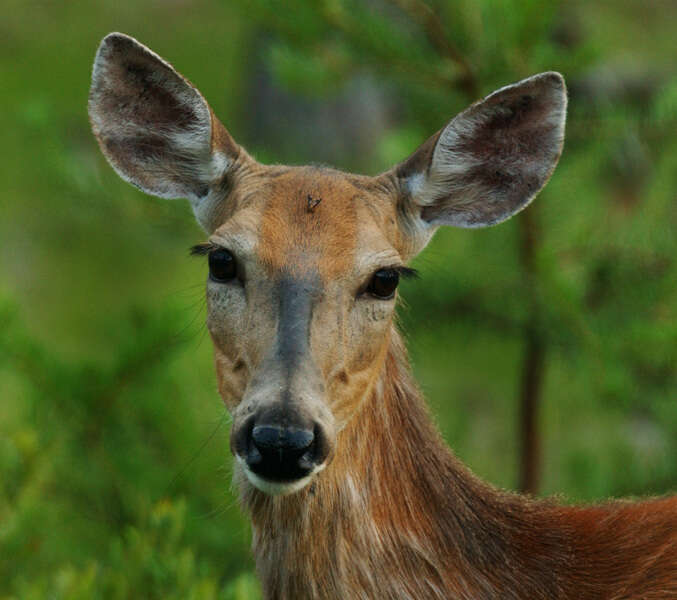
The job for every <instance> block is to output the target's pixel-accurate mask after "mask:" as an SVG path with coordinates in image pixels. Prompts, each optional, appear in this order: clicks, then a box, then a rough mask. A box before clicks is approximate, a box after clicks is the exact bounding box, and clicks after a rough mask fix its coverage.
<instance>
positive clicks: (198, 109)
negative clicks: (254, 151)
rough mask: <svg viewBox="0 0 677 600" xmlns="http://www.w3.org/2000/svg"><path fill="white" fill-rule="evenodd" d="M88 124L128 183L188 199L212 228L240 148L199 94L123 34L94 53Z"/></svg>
mask: <svg viewBox="0 0 677 600" xmlns="http://www.w3.org/2000/svg"><path fill="white" fill-rule="evenodd" d="M88 108H89V118H90V121H91V124H92V130H93V131H94V135H95V136H96V138H97V140H98V142H99V145H100V147H101V150H102V151H103V153H104V155H105V156H106V158H107V159H108V161H109V162H110V164H111V165H112V166H113V168H114V169H115V170H116V171H117V173H118V175H120V176H121V177H122V178H123V179H125V180H126V181H129V182H130V183H132V184H134V185H135V186H137V187H139V188H141V189H142V190H143V191H144V192H147V193H149V194H153V195H155V196H160V197H162V198H188V199H189V200H190V201H191V204H192V206H193V210H194V212H195V216H196V217H197V219H198V222H199V223H200V224H201V225H202V227H203V228H205V229H207V230H209V229H210V228H212V225H211V222H212V220H213V219H212V217H213V213H214V210H215V209H216V208H217V206H216V204H218V201H219V200H220V199H222V197H223V193H220V194H218V195H219V196H220V198H216V197H215V196H216V195H217V193H218V192H219V191H220V190H221V189H222V188H225V187H226V186H225V185H224V180H225V178H226V176H227V174H228V171H229V170H230V169H231V168H232V166H233V165H234V163H235V161H236V159H237V158H238V156H239V155H240V153H241V149H240V148H239V146H238V145H237V144H236V143H235V142H234V140H233V139H232V138H231V136H230V134H229V133H228V132H227V131H226V129H225V128H224V127H223V125H221V123H220V122H219V120H218V119H217V118H216V117H215V116H214V114H213V113H212V111H211V109H210V108H209V105H208V104H207V102H206V100H205V99H204V98H203V97H202V95H201V94H200V92H199V91H198V90H197V89H195V88H194V87H193V86H192V85H191V84H190V83H189V82H188V81H187V80H186V79H184V78H183V77H182V76H181V75H180V74H179V73H177V72H176V71H175V70H174V68H173V67H172V66H171V65H170V64H169V63H167V62H166V61H164V60H163V59H162V58H160V57H159V56H158V55H157V54H155V53H154V52H152V51H151V50H149V49H148V48H146V47H145V46H144V45H142V44H140V43H139V42H138V41H136V40H135V39H134V38H132V37H129V36H127V35H124V34H121V33H111V34H109V35H107V36H106V37H105V38H104V39H103V41H102V42H101V45H100V46H99V49H98V51H97V53H96V58H95V59H94V69H93V72H92V86H91V88H90V92H89V105H88Z"/></svg>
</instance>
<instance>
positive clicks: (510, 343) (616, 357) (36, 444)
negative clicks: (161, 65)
mask: <svg viewBox="0 0 677 600" xmlns="http://www.w3.org/2000/svg"><path fill="white" fill-rule="evenodd" d="M6 4H7V6H6V8H5V10H3V19H2V22H1V23H0V82H1V86H2V94H1V95H0V103H1V107H2V110H0V132H1V134H0V135H2V136H3V144H2V148H3V149H4V151H3V156H2V161H0V186H1V189H0V215H1V218H0V598H46V597H50V598H140V597H144V598H146V597H147V598H156V597H157V598H160V597H161V598H223V599H230V598H237V599H248V598H257V597H258V585H257V583H256V580H255V578H254V576H253V574H252V569H253V566H252V561H251V558H250V554H249V550H248V544H249V530H248V525H247V523H246V521H245V520H244V519H243V517H242V516H241V514H240V512H239V509H238V506H237V502H236V495H235V493H234V492H233V491H232V490H231V489H230V456H229V451H228V443H227V437H228V429H229V420H228V417H227V415H226V414H225V411H224V409H223V407H222V404H221V401H220V400H219V398H218V395H217V393H216V386H215V380H214V375H213V371H212V364H211V348H210V342H209V340H208V338H207V337H206V335H205V331H204V326H203V321H204V302H203V291H202V286H203V280H204V277H205V265H204V264H202V263H201V262H200V261H196V260H195V259H189V258H188V253H187V248H188V247H189V245H191V244H193V243H196V242H198V241H201V240H202V232H201V231H200V230H199V229H198V227H197V225H196V224H194V222H193V219H192V215H191V214H190V211H189V209H188V207H187V206H186V204H184V203H180V202H165V201H160V200H156V199H153V198H150V197H147V196H144V195H143V194H141V193H140V192H138V191H137V190H135V189H133V188H132V187H131V186H128V185H127V184H125V183H124V182H122V181H120V180H119V179H118V178H117V176H116V175H115V174H114V173H113V171H112V170H111V169H110V168H109V167H108V166H107V165H106V163H105V161H104V160H103V158H102V157H101V155H100V153H99V151H98V149H97V148H96V145H95V142H94V140H93V138H92V136H91V133H90V131H89V126H88V123H87V117H86V97H87V90H88V86H89V73H90V69H91V61H92V58H93V55H94V51H95V49H96V46H97V44H98V42H99V40H100V39H101V37H103V35H105V34H106V33H107V32H109V31H112V30H120V31H124V32H127V33H129V34H131V35H134V36H136V37H138V38H139V39H140V40H141V41H143V42H144V43H146V44H147V45H149V46H150V47H152V48H153V49H154V50H155V51H157V52H158V53H159V54H161V55H162V56H164V57H166V58H167V59H168V60H170V61H171V62H172V63H173V64H174V65H175V67H177V68H178V69H179V70H180V71H182V72H183V73H185V74H186V75H187V76H188V77H189V78H190V79H191V80H192V81H193V82H194V83H195V84H196V85H197V86H198V87H199V88H200V89H201V90H202V91H203V93H204V95H205V96H206V97H207V98H208V99H209V101H210V103H211V105H212V107H213V108H214V109H215V111H216V113H217V114H219V116H220V117H221V119H222V121H223V122H224V123H226V125H227V126H228V128H229V129H230V131H231V132H232V133H233V134H234V136H235V137H236V139H238V140H239V141H240V142H241V143H242V144H243V145H245V146H246V147H247V148H248V149H249V150H250V151H251V152H252V153H253V154H254V155H255V156H256V157H257V158H259V159H260V160H264V161H275V162H283V163H284V162H293V163H296V162H332V163H334V164H335V165H336V166H338V167H340V168H345V169H354V170H359V171H362V172H367V173H376V172H378V171H380V170H383V169H385V168H387V167H389V166H390V165H391V164H393V163H395V162H397V161H399V160H401V159H402V158H404V157H405V156H406V155H407V154H409V153H410V152H411V151H412V150H413V149H414V148H415V147H416V146H417V145H418V144H419V143H421V142H422V141H423V140H424V139H425V138H426V137H427V136H428V135H430V134H432V133H433V132H434V131H436V130H437V129H438V128H439V127H441V126H442V125H443V124H444V123H445V122H446V121H447V120H448V119H449V118H450V117H451V116H453V115H454V114H455V113H456V112H458V111H459V110H461V109H462V108H464V107H465V106H466V105H467V104H468V103H469V101H471V100H473V99H475V98H477V97H479V96H480V95H483V94H485V93H488V92H490V91H492V90H493V89H495V88H497V87H500V86H501V85H505V84H507V83H510V82H512V81H515V80H517V79H520V78H522V77H525V76H528V75H530V74H532V73H535V72H538V71H541V70H549V69H554V70H559V71H561V72H562V73H563V74H564V75H565V77H566V78H567V80H568V82H569V84H570V90H571V97H570V113H569V121H568V129H567V142H566V147H565V152H564V155H563V157H562V160H561V163H560V166H559V167H558V169H557V171H556V172H555V175H554V176H553V179H552V181H551V182H550V183H549V185H548V187H547V188H546V190H545V191H544V192H543V193H542V194H541V195H540V197H539V199H538V200H537V202H536V203H535V204H534V205H533V206H532V207H531V208H530V209H529V212H530V214H532V216H531V217H529V218H530V219H532V221H531V223H530V226H531V227H535V228H536V230H537V232H538V237H537V244H536V247H535V250H534V253H533V260H532V264H531V266H529V265H526V266H525V262H524V260H523V258H524V257H523V255H522V254H520V252H521V250H520V248H521V244H522V242H521V240H522V239H523V238H522V236H523V231H524V230H523V229H521V228H523V227H524V225H523V219H524V218H525V217H524V216H523V215H521V216H520V217H518V218H516V219H513V220H512V221H510V222H509V223H507V224H505V225H503V226H501V227H498V228H492V229H488V230H481V231H461V230H453V231H451V230H450V231H442V232H440V233H439V234H438V235H437V237H436V239H435V240H434V241H433V243H432V244H431V246H430V247H429V248H428V249H427V251H426V252H425V253H424V255H423V256H422V257H420V258H419V259H417V260H416V266H417V268H419V269H420V271H421V272H422V278H421V279H420V281H416V282H408V283H406V284H404V285H403V290H402V295H403V298H404V301H403V303H402V304H403V305H402V307H401V311H400V313H401V321H402V325H403V328H404V329H405V331H406V334H407V337H408V339H409V346H410V349H411V353H412V358H413V361H414V366H415V371H416V374H417V377H418V379H419V381H420V382H421V385H422V387H423V389H424V391H425V392H426V395H427V397H428V398H429V400H430V403H431V405H432V408H433V412H434V414H435V415H436V418H437V419H438V422H439V423H440V427H441V429H442V431H443V432H444V434H445V436H446V438H447V440H448V441H449V443H450V445H451V446H452V447H453V448H454V449H455V451H456V452H457V453H458V454H459V456H460V457H461V458H462V459H463V460H464V461H465V462H466V463H468V464H469V465H470V466H471V467H472V468H473V469H474V470H475V471H476V472H477V473H479V474H480V475H482V476H483V477H485V478H487V479H488V480H490V481H492V482H494V483H495V484H496V485H499V486H503V487H515V485H516V481H517V465H518V460H517V457H518V439H517V438H518V436H517V409H518V396H519V373H520V370H521V368H522V360H523V352H524V340H525V337H524V332H525V330H526V329H527V328H532V330H534V331H537V333H538V335H539V336H540V339H542V340H543V341H544V343H545V347H546V348H547V354H546V360H545V379H544V389H543V394H542V407H541V412H540V413H539V416H538V419H539V426H540V428H541V430H542V435H543V453H542V461H543V463H542V482H541V492H542V493H543V494H561V495H562V496H563V497H564V498H565V499H566V500H576V501H581V500H583V501H588V500H594V499H601V498H606V497H608V496H612V495H625V494H632V495H645V494H662V493H666V492H669V491H675V490H676V489H677V402H676V400H677V398H676V396H677V393H676V392H675V390H676V389H677V370H676V368H675V365H676V360H677V318H676V316H677V315H676V314H675V313H676V310H677V285H676V284H677V266H676V264H675V256H677V239H676V236H675V231H676V230H677V202H676V200H677V197H676V193H675V189H677V136H675V131H676V130H677V128H676V127H675V125H677V74H676V73H675V70H674V65H673V62H674V50H675V46H674V31H675V25H677V22H676V21H677V8H675V5H674V3H671V2H667V1H663V2H652V3H644V2H639V1H633V2H625V3H622V6H621V3H616V2H610V1H604V2H596V3H584V2H566V3H565V2H555V1H554V0H551V1H548V2H542V1H538V2H537V1H535V0H528V1H525V0H520V1H517V0H495V1H490V0H481V1H477V0H472V1H470V0H458V1H451V0H449V1H446V2H445V1H442V0H438V1H435V2H433V1H430V2H429V4H425V3H424V2H423V1H422V0H392V1H386V0H372V1H367V0H360V1H358V0H320V1H317V2H316V1H311V0H289V1H287V2H285V3H279V2H273V1H265V0H255V1H253V2H250V1H245V0H238V1H234V2H226V1H225V0H220V1H216V0H215V1H208V0H198V1H195V2H188V1H185V0H172V1H171V2H159V1H150V0H149V1H147V2H131V1H130V0H120V1H118V2H115V3H113V2H104V1H103V0H98V1H94V2H89V1H88V2H85V1H84V0H80V1H69V2H60V3H53V2H47V1H35V0H7V1H6ZM262 78H263V80H264V81H268V82H269V83H268V85H272V86H273V87H274V90H276V91H275V94H277V96H274V97H275V98H280V97H282V98H284V99H285V102H286V103H287V105H290V104H291V105H298V106H302V107H304V110H305V109H307V110H308V111H310V112H313V111H315V112H317V111H318V110H320V109H322V108H323V107H327V106H329V107H330V109H328V112H325V113H324V114H325V119H327V120H328V121H335V122H338V123H339V127H342V126H343V123H342V122H341V119H343V118H345V117H344V116H342V115H341V114H339V113H338V112H336V113H332V112H331V110H332V109H331V107H333V106H336V104H335V101H336V98H343V99H344V100H345V98H346V97H347V96H348V97H349V96H350V94H351V90H353V89H355V86H358V87H359V86H360V85H364V82H365V81H367V82H368V83H369V85H371V86H372V89H374V88H375V89H378V90H380V94H381V96H380V97H381V100H380V102H381V104H382V105H383V106H385V113H386V117H385V125H384V126H383V127H381V128H380V129H379V130H378V131H377V133H376V134H374V135H373V136H371V135H370V136H369V137H368V139H367V141H366V142H364V141H363V143H362V144H361V145H360V146H359V148H356V147H350V146H349V145H345V144H344V145H341V144H339V142H338V140H336V139H333V138H332V136H330V135H328V136H327V137H326V139H322V140H320V142H321V143H315V144H310V143H308V139H309V131H308V129H305V130H304V121H303V119H299V118H293V115H292V116H290V115H288V114H286V113H285V112H284V110H282V109H280V110H279V111H277V112H276V117H277V118H276V120H275V122H274V123H273V124H272V125H271V124H270V123H271V121H270V115H266V114H263V113H262V112H257V110H256V107H257V106H259V105H257V104H256V103H253V102H252V97H253V96H256V94H257V93H259V92H258V91H257V90H259V88H260V86H261V81H262ZM356 82H357V83H356ZM280 95H281V96H280ZM383 98H385V100H383ZM269 108H270V105H269ZM269 112H272V111H269ZM266 119H267V120H266ZM261 123H268V125H266V126H265V127H262V126H261ZM349 125H350V124H349V123H347V124H346V127H348V126H349ZM358 133H359V132H358Z"/></svg>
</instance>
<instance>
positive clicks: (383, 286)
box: [367, 269, 400, 300]
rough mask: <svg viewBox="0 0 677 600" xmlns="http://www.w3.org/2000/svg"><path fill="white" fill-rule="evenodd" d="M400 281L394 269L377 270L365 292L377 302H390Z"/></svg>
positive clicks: (398, 274)
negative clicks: (377, 300)
mask: <svg viewBox="0 0 677 600" xmlns="http://www.w3.org/2000/svg"><path fill="white" fill-rule="evenodd" d="M399 281H400V273H399V271H397V270H396V269H379V270H378V271H376V273H374V274H373V275H372V277H371V281H370V282H369V286H368V287H367V292H369V293H370V294H371V295H372V296H374V298H378V299H379V300H390V299H391V298H392V297H393V295H394V294H395V288H397V284H398V283H399Z"/></svg>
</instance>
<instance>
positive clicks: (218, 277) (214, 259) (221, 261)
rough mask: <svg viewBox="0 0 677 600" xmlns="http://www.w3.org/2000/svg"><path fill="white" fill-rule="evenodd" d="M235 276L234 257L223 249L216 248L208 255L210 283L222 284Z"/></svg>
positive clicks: (235, 265) (235, 264) (235, 263)
mask: <svg viewBox="0 0 677 600" xmlns="http://www.w3.org/2000/svg"><path fill="white" fill-rule="evenodd" d="M236 276H237V262H236V261H235V257H234V256H233V255H232V254H231V253H230V252H229V251H228V250H226V249H225V248H218V249H217V250H212V251H211V252H210V253H209V277H210V278H211V279H212V281H216V282H218V283H224V282H226V281H230V280H231V279H235V277H236Z"/></svg>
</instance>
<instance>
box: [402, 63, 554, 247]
mask: <svg viewBox="0 0 677 600" xmlns="http://www.w3.org/2000/svg"><path fill="white" fill-rule="evenodd" d="M566 105H567V96H566V88H565V85H564V79H563V78H562V76H561V75H560V74H559V73H553V72H549V73H541V74H540V75H535V76H533V77H529V78H528V79H524V80H523V81H520V82H518V83H515V84H514V85H509V86H507V87H504V88H501V89H500V90H498V91H496V92H494V93H493V94H491V95H490V96H487V97H486V98H485V99H484V100H481V101H479V102H477V103H475V104H473V105H472V106H471V107H470V108H468V109H466V110H465V111H463V112H462V113H460V114H459V115H458V116H456V117H455V118H454V119H452V120H451V121H450V122H449V123H448V124H447V126H446V127H445V128H444V129H442V130H441V131H440V132H438V133H437V134H435V135H434V136H433V137H432V138H430V139H429V140H428V141H427V142H425V143H424V144H423V145H422V146H421V147H420V148H419V149H418V150H417V151H416V152H414V154H412V155H411V156H410V157H409V158H408V159H407V160H405V161H404V162H403V163H402V164H400V165H399V166H397V167H395V169H394V170H393V171H391V172H390V175H391V176H392V175H393V174H394V175H395V176H396V180H397V182H398V189H399V191H400V199H401V201H402V202H404V203H405V207H404V208H405V209H406V210H405V211H404V212H405V214H408V215H409V216H410V218H411V219H412V220H413V221H414V225H416V226H417V228H419V229H420V228H424V229H426V230H427V231H428V234H427V236H426V235H425V234H424V232H423V231H421V232H420V234H421V235H423V237H424V238H426V241H427V238H429V236H430V235H431V233H432V232H430V228H431V227H433V228H434V227H435V226H437V225H454V226H456V227H486V226H488V225H495V224H496V223H500V222H501V221H504V220H505V219H507V218H509V217H511V216H512V215H514V214H515V213H517V212H519V211H520V210H521V209H523V208H524V207H525V206H527V204H529V202H531V200H533V198H534V196H535V195H536V194H537V193H538V191H539V190H540V189H541V188H542V187H543V186H544V185H545V183H546V182H547V180H548V178H549V177H550V174H551V173H552V171H553V169H554V168H555V165H556V164H557V161H558V159H559V156H560V153H561V151H562V143H563V140H564V122H565V117H566Z"/></svg>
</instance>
